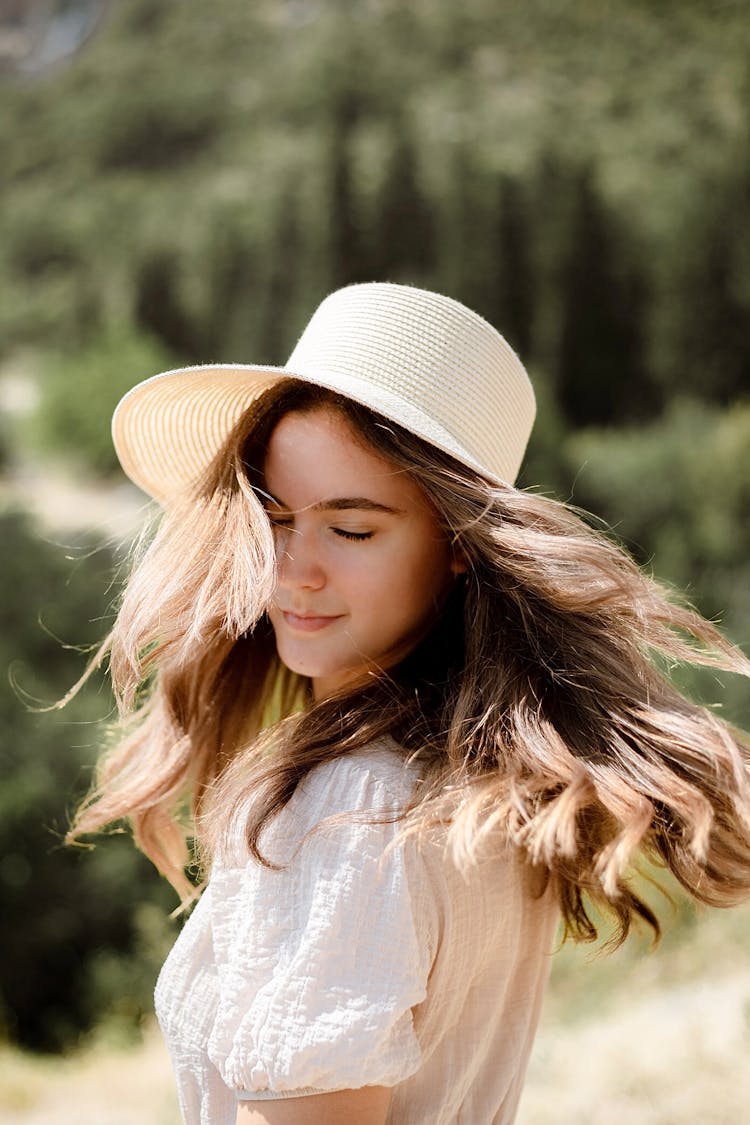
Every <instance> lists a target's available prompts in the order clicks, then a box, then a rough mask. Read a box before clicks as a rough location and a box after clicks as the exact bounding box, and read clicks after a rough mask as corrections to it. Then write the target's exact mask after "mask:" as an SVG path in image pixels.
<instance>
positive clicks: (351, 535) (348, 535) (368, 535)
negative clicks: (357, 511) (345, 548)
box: [331, 527, 373, 543]
mask: <svg viewBox="0 0 750 1125" xmlns="http://www.w3.org/2000/svg"><path fill="white" fill-rule="evenodd" d="M331 531H332V532H333V534H334V535H338V536H340V537H341V538H342V539H353V540H354V541H355V542H357V543H361V542H362V540H364V539H372V536H373V532H372V531H347V530H346V529H345V528H343V527H332V528H331Z"/></svg>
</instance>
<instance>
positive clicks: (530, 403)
mask: <svg viewBox="0 0 750 1125" xmlns="http://www.w3.org/2000/svg"><path fill="white" fill-rule="evenodd" d="M286 366H287V368H288V369H289V370H290V371H293V372H295V373H297V374H298V375H299V376H300V377H302V378H303V379H305V380H309V381H310V382H315V383H320V384H321V385H323V386H327V387H332V388H333V389H341V391H342V393H344V394H347V393H348V394H349V395H350V397H352V398H354V399H357V400H358V401H364V402H365V403H366V405H370V406H372V407H373V408H374V409H378V405H376V403H375V402H373V396H375V398H376V399H377V398H378V397H381V398H383V399H384V400H385V401H384V402H383V404H382V405H381V406H380V410H381V412H382V413H384V414H386V415H387V416H388V417H390V418H392V419H393V420H394V421H398V422H401V424H403V425H405V426H406V427H407V429H413V430H415V432H417V433H419V434H420V436H422V437H425V438H426V439H427V440H428V441H431V442H433V443H434V444H436V445H438V446H440V447H441V448H445V449H446V450H447V452H449V453H452V454H453V455H454V456H457V457H458V458H459V460H462V461H464V462H466V463H468V464H471V465H472V466H473V467H474V468H477V469H479V470H480V471H481V472H483V473H485V474H486V475H489V476H491V477H493V478H495V479H497V480H501V481H506V482H512V481H514V480H515V478H516V475H517V473H518V470H519V468H520V464H521V460H522V458H523V454H524V452H525V449H526V444H527V442H528V439H529V435H530V433H531V427H532V425H533V421H534V415H535V412H536V404H535V400H534V392H533V388H532V386H531V382H530V380H529V377H528V375H527V374H526V371H525V369H524V367H523V364H522V363H521V361H520V360H519V358H518V357H517V355H516V354H515V352H514V351H513V349H512V348H511V347H510V345H509V344H508V343H507V341H506V340H505V339H504V338H503V337H502V336H501V335H500V333H499V332H498V331H497V330H496V329H495V328H493V327H492V325H491V324H489V323H488V322H487V321H486V320H484V319H483V317H481V316H479V315H478V314H477V313H475V312H473V311H472V310H471V309H469V308H467V307H466V306H465V305H463V304H461V303H460V302H459V301H456V300H454V299H453V298H451V297H445V296H443V295H441V294H439V293H432V292H430V291H427V290H424V289H417V288H415V287H412V286H406V285H395V284H391V283H388V282H368V283H364V284H359V285H349V286H347V287H346V288H344V289H339V290H337V291H336V292H334V293H331V294H330V295H329V296H328V297H326V298H325V300H324V301H323V302H322V303H321V304H320V305H319V306H318V308H317V310H316V311H315V313H314V314H313V316H312V317H311V319H310V321H309V322H308V324H307V327H306V328H305V330H304V331H303V333H302V335H301V337H300V339H299V341H298V343H297V345H296V347H295V348H294V351H293V352H292V354H291V356H290V358H289V362H288V364H287V365H286ZM417 419H419V422H418V423H417ZM425 431H427V432H425Z"/></svg>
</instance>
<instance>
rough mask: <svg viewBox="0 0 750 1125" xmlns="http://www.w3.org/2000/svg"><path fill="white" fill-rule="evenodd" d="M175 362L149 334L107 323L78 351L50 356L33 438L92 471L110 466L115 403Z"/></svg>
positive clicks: (100, 471) (103, 470)
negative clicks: (102, 329) (110, 420)
mask: <svg viewBox="0 0 750 1125" xmlns="http://www.w3.org/2000/svg"><path fill="white" fill-rule="evenodd" d="M174 366H175V362H174V358H173V355H172V354H171V353H170V352H167V351H166V349H165V348H164V347H163V346H162V345H161V344H160V343H159V342H158V341H157V340H156V339H155V338H154V337H153V336H146V335H143V334H139V333H137V332H136V331H135V330H134V329H133V328H132V327H130V326H127V325H112V326H109V327H108V328H107V329H105V330H104V331H102V332H101V334H100V335H99V336H97V337H95V338H94V339H93V340H92V342H91V343H90V344H89V346H88V347H87V348H85V349H84V350H83V351H81V352H78V353H68V354H57V355H55V356H53V357H49V359H48V363H47V367H46V370H45V372H44V374H43V378H42V380H41V385H40V398H39V404H38V406H37V409H36V411H35V413H34V415H33V417H32V419H31V422H30V425H29V435H30V437H31V440H32V442H33V443H34V444H35V445H36V447H37V449H39V450H41V451H43V452H45V453H63V454H65V455H66V456H67V457H68V459H69V460H70V461H71V462H72V463H73V464H77V465H78V466H79V467H82V468H84V469H86V470H93V472H94V473H98V474H102V475H105V474H107V473H111V472H113V471H115V470H116V469H117V468H118V462H117V458H116V456H115V451H114V448H113V446H112V439H111V437H110V433H109V419H110V418H111V416H112V412H113V410H114V408H115V406H116V405H117V403H118V402H119V400H120V398H121V397H122V395H123V394H124V393H125V392H126V391H127V390H129V389H130V387H132V386H133V385H134V384H135V383H138V382H140V380H141V379H145V378H148V376H150V375H155V374H156V373H157V372H159V371H164V370H167V369H168V368H170V367H174Z"/></svg>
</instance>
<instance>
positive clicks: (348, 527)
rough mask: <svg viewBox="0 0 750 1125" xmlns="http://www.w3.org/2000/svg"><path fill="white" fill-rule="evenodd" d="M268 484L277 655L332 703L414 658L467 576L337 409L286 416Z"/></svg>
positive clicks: (436, 527) (420, 503)
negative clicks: (454, 588)
mask: <svg viewBox="0 0 750 1125" xmlns="http://www.w3.org/2000/svg"><path fill="white" fill-rule="evenodd" d="M264 473H265V488H266V490H267V492H268V493H269V494H270V495H271V496H272V497H273V501H268V512H269V515H270V517H271V519H272V521H273V523H274V526H275V528H276V542H277V556H278V568H279V577H278V586H277V589H276V594H275V599H274V605H273V606H272V608H271V610H270V611H269V616H270V618H271V623H272V625H273V629H274V633H275V636H276V647H277V650H278V653H279V657H280V659H281V661H282V662H283V663H284V664H285V665H286V667H287V668H290V669H291V670H292V671H293V672H298V673H300V674H301V675H304V676H309V677H311V679H312V684H313V694H314V697H315V698H316V699H323V698H325V697H326V696H328V695H330V694H331V693H333V692H335V691H338V690H339V689H340V688H343V687H345V686H348V685H355V684H358V683H360V682H363V681H365V680H366V679H367V677H368V675H370V674H372V673H373V672H377V671H379V670H381V669H386V668H389V667H392V666H393V665H394V664H395V663H397V662H398V661H399V660H401V659H402V657H404V656H405V655H406V654H407V653H408V652H409V651H410V650H411V649H412V648H414V646H415V645H416V644H417V642H418V641H419V640H420V639H421V638H422V637H423V636H424V634H425V633H426V632H427V630H428V629H429V628H430V625H431V624H432V622H433V621H434V619H435V617H436V615H437V613H438V612H439V610H440V607H441V605H442V603H443V601H444V600H445V597H446V595H447V593H448V591H449V589H450V587H451V585H452V584H453V582H454V581H455V576H456V574H457V573H459V572H460V571H462V570H464V569H465V567H464V566H463V565H462V564H461V562H460V561H459V560H458V559H457V558H456V557H455V554H454V551H453V550H452V548H451V545H450V543H449V542H448V540H447V538H446V536H445V533H444V531H443V529H442V527H441V525H440V521H439V519H438V516H437V513H436V512H435V510H434V508H433V507H432V506H431V505H430V503H429V501H428V500H427V497H426V496H425V494H424V493H423V491H422V489H421V488H419V486H418V485H417V484H416V483H415V482H414V481H413V480H411V479H410V478H409V477H408V476H407V475H406V474H404V473H403V472H401V471H400V470H399V469H398V468H396V467H395V466H394V465H393V464H392V463H391V462H390V461H386V460H385V459H384V458H382V457H381V456H379V454H378V453H376V452H375V450H373V449H372V448H371V447H369V446H368V445H365V443H364V441H363V440H362V439H361V438H360V437H359V435H358V434H357V433H356V432H355V431H354V430H353V429H352V427H351V425H350V423H349V422H348V421H347V420H346V419H345V418H344V417H343V416H342V415H341V414H339V413H338V412H337V411H335V410H332V409H329V408H326V407H320V408H315V409H312V410H309V411H306V412H304V413H298V412H295V413H290V414H286V415H285V416H284V417H283V418H282V419H281V421H280V422H279V423H278V424H277V426H276V428H275V429H274V431H273V433H272V435H271V439H270V442H269V446H268V454H267V457H266V461H265V465H264Z"/></svg>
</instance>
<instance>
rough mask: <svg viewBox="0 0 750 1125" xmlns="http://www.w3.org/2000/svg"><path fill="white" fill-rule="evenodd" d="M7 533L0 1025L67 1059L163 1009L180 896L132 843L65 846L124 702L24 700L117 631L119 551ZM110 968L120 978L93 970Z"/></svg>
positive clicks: (66, 675)
mask: <svg viewBox="0 0 750 1125" xmlns="http://www.w3.org/2000/svg"><path fill="white" fill-rule="evenodd" d="M0 535H1V536H2V541H3V546H4V549H3V551H2V554H1V555H0V587H1V588H2V589H3V590H5V591H11V590H12V592H13V596H12V598H6V599H5V600H4V602H3V605H2V610H1V613H2V621H1V623H0V667H2V668H4V669H6V668H9V669H11V671H12V677H13V681H14V682H15V683H17V684H18V693H19V694H20V698H18V697H17V695H16V694H14V693H13V692H11V690H10V689H9V686H8V678H7V675H6V676H3V679H4V681H5V687H4V688H2V689H0V768H1V770H2V777H3V786H2V790H1V792H0V857H1V858H0V913H2V918H3V926H2V928H1V929H0V1020H1V1021H2V1023H3V1024H4V1030H5V1033H6V1034H7V1035H8V1036H9V1037H11V1038H12V1039H15V1040H16V1041H18V1042H19V1043H20V1044H22V1045H24V1046H26V1047H32V1048H35V1049H41V1050H59V1049H61V1048H64V1047H67V1046H70V1045H72V1044H73V1043H74V1042H75V1041H76V1039H77V1037H78V1035H79V1034H80V1033H81V1031H83V1030H86V1029H87V1028H89V1027H91V1026H92V1025H94V1024H95V1023H99V1022H101V1021H102V1020H106V1019H107V1018H108V1017H109V1016H110V1015H115V1016H116V1017H117V1019H118V1020H119V1021H120V1023H121V1025H122V1026H123V1027H124V1028H126V1029H127V1028H128V1027H129V1028H130V1029H131V1030H133V1029H134V1028H136V1027H137V1025H138V1021H139V1019H140V1018H141V1017H142V1016H143V1015H144V1013H146V1012H148V1011H150V1010H151V991H152V988H153V982H154V979H155V975H156V968H157V965H158V964H159V962H160V959H161V957H162V955H163V952H164V950H165V948H166V947H167V945H168V942H169V940H170V936H169V927H168V924H167V921H166V911H167V909H168V908H169V907H171V906H172V905H174V895H173V894H172V893H171V892H170V891H169V890H168V889H167V888H166V886H164V885H163V884H162V882H161V880H159V878H158V877H157V876H156V874H155V872H154V871H153V869H151V867H150V865H149V864H148V863H147V862H146V860H145V859H144V857H143V856H141V855H140V854H139V853H138V852H136V850H135V849H134V848H133V846H132V843H131V842H130V841H129V840H128V839H127V838H126V837H125V836H121V837H119V838H116V839H112V840H108V841H105V842H104V843H103V844H102V845H101V846H100V847H99V848H97V850H96V851H95V852H93V853H90V852H88V851H81V850H76V849H72V848H64V847H62V836H63V835H64V833H65V830H66V828H67V821H68V814H69V811H70V810H71V808H72V807H73V806H74V804H75V803H76V801H77V800H78V799H80V797H81V796H82V795H83V793H84V792H85V789H86V787H87V778H88V774H89V769H90V763H91V761H92V759H93V757H94V755H95V744H96V742H97V738H98V737H99V738H100V737H101V730H100V728H98V727H97V721H98V720H100V719H101V718H102V717H104V716H105V715H106V714H107V713H108V712H109V711H110V710H111V706H112V703H111V698H110V695H109V693H108V691H106V690H105V689H104V687H103V683H102V678H101V677H99V676H97V677H95V680H94V682H92V684H91V685H90V686H89V687H88V688H86V689H85V690H84V691H83V692H82V693H81V694H80V695H79V696H78V698H77V699H76V700H75V701H74V702H73V703H71V704H70V705H69V706H68V708H67V709H66V711H65V712H63V713H62V714H60V713H56V712H52V713H47V714H39V713H35V712H34V711H31V710H29V709H28V707H27V706H25V705H24V702H23V700H24V698H25V697H26V695H29V696H31V697H32V699H33V700H34V701H41V702H42V703H45V704H48V703H50V702H52V701H54V700H55V699H57V698H59V697H60V696H61V695H62V694H63V693H64V692H65V691H66V690H67V688H68V687H69V686H70V684H71V683H72V682H73V681H74V680H75V678H76V677H77V676H78V675H79V674H80V672H81V670H82V661H81V657H80V655H78V656H75V655H74V654H73V652H71V649H70V644H71V642H72V643H73V644H74V645H75V646H78V645H87V644H92V643H95V642H96V641H97V640H98V639H100V638H101V636H102V635H103V633H104V631H105V624H104V621H103V619H102V616H101V614H102V609H103V607H105V606H106V605H107V604H108V601H109V598H110V597H111V582H112V574H113V569H114V560H113V558H112V555H111V553H110V552H109V551H108V550H105V549H103V548H101V547H96V546H95V545H93V544H89V545H88V547H86V546H84V545H83V544H81V545H80V546H79V547H78V548H77V550H76V554H77V559H76V562H75V564H74V565H72V566H71V564H70V562H66V561H65V559H64V557H63V553H62V550H61V548H60V547H59V546H58V545H56V544H53V543H51V542H49V541H48V540H44V539H42V538H40V537H39V536H38V534H37V533H36V532H35V531H34V529H33V527H32V525H31V524H30V522H29V521H28V519H26V518H25V517H24V516H22V515H21V514H20V513H17V512H4V513H2V514H0ZM63 641H64V642H67V644H63V643H62V642H63ZM148 903H153V904H158V905H159V906H160V907H161V917H162V919H163V924H156V923H155V921H154V919H153V918H151V919H150V920H148V919H146V917H145V916H144V915H143V914H142V913H141V914H139V909H140V907H142V905H143V904H148ZM144 927H150V929H144ZM148 935H150V936H148ZM103 959H106V960H107V963H108V964H110V965H115V964H116V965H117V967H118V971H117V972H114V971H110V972H109V973H108V974H107V973H103V972H102V971H100V970H95V968H94V966H95V965H96V964H101V962H102V960H103Z"/></svg>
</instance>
